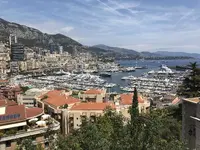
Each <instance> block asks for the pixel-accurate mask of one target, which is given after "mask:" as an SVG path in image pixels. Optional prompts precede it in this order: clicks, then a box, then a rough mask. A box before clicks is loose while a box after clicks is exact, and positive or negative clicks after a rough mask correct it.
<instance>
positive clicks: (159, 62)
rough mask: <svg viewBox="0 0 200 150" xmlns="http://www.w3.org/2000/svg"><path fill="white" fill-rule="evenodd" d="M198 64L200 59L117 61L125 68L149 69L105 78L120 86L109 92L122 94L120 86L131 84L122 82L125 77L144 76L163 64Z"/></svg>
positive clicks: (120, 73)
mask: <svg viewBox="0 0 200 150" xmlns="http://www.w3.org/2000/svg"><path fill="white" fill-rule="evenodd" d="M190 62H191V63H193V62H197V63H198V64H199V66H200V59H181V60H180V59H178V60H155V61H154V60H138V61H136V60H120V61H116V63H118V64H120V65H121V66H123V67H135V66H136V64H137V66H147V67H148V69H136V71H135V72H116V73H111V74H112V77H111V78H104V79H105V80H106V81H107V82H108V83H115V84H117V85H118V86H116V87H113V88H109V89H108V92H118V93H121V92H122V91H121V90H120V86H123V87H125V86H128V84H129V83H130V82H129V81H125V80H121V78H122V77H124V76H130V75H133V76H136V77H139V76H141V75H142V74H144V73H146V72H148V71H150V70H158V69H159V68H160V66H161V65H162V64H165V65H167V66H176V65H178V66H184V65H188V64H189V63H190Z"/></svg>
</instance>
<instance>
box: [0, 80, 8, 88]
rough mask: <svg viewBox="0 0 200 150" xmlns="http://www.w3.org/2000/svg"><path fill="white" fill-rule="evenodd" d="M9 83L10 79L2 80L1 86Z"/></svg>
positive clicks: (0, 81)
mask: <svg viewBox="0 0 200 150" xmlns="http://www.w3.org/2000/svg"><path fill="white" fill-rule="evenodd" d="M8 84H9V80H0V87H2V86H4V87H5V86H7V85H8Z"/></svg>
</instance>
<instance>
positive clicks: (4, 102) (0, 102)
mask: <svg viewBox="0 0 200 150" xmlns="http://www.w3.org/2000/svg"><path fill="white" fill-rule="evenodd" d="M7 105H9V106H11V105H17V103H16V102H15V101H10V100H6V99H0V107H2V106H7Z"/></svg>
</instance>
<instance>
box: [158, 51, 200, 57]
mask: <svg viewBox="0 0 200 150" xmlns="http://www.w3.org/2000/svg"><path fill="white" fill-rule="evenodd" d="M155 54H158V55H161V56H173V57H180V56H183V57H193V58H200V54H198V53H186V52H169V51H157V52H155Z"/></svg>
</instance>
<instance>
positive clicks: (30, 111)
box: [26, 107, 44, 118]
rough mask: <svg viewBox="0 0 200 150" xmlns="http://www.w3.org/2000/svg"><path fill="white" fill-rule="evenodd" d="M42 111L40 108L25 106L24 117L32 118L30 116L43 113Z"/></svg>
mask: <svg viewBox="0 0 200 150" xmlns="http://www.w3.org/2000/svg"><path fill="white" fill-rule="evenodd" d="M43 113H44V111H43V109H42V108H37V107H35V108H26V117H27V118H32V117H36V116H38V115H41V114H43Z"/></svg>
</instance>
